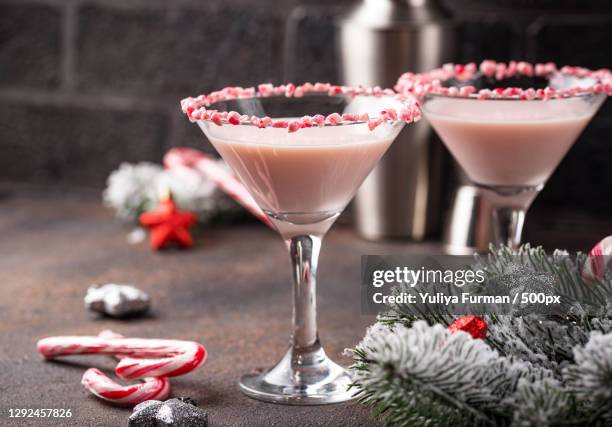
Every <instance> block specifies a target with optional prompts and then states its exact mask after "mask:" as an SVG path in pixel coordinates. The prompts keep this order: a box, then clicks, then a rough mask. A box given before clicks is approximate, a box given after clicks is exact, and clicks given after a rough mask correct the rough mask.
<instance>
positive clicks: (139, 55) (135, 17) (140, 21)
mask: <svg viewBox="0 0 612 427" xmlns="http://www.w3.org/2000/svg"><path fill="white" fill-rule="evenodd" d="M350 3H351V2H350V1H348V0H345V1H342V2H340V3H338V2H334V3H333V5H330V3H329V2H325V1H323V0H321V1H318V2H313V1H307V0H258V1H248V0H208V1H198V0H173V1H168V0H0V145H1V146H2V150H3V151H2V155H0V181H19V182H29V183H54V182H58V183H64V184H66V183H68V184H73V185H79V186H91V187H98V188H100V187H102V186H103V185H104V181H105V177H106V175H107V174H108V172H109V171H110V170H111V169H113V168H115V167H116V166H117V165H118V163H119V162H121V161H124V160H125V161H138V160H159V159H160V157H161V155H162V154H163V152H164V151H165V150H166V149H168V148H169V147H171V146H177V145H190V146H196V147H200V148H202V149H205V150H208V151H211V150H212V149H211V147H210V146H208V145H207V144H206V143H205V142H204V138H203V136H202V135H201V134H200V131H199V130H198V129H197V128H196V127H195V126H193V125H191V124H189V123H188V122H187V121H186V120H184V119H183V117H182V115H181V114H180V113H179V111H178V101H179V99H180V98H181V97H184V96H186V95H190V94H196V93H200V92H203V91H208V90H211V89H215V88H218V87H222V86H224V85H227V84H237V85H250V84H254V83H257V82H260V81H272V82H282V81H287V80H291V81H303V80H307V79H308V80H331V81H335V80H337V79H338V76H339V72H338V68H337V64H336V58H337V54H336V51H335V46H334V43H333V35H334V17H335V16H336V15H337V14H338V13H339V11H341V10H342V5H343V4H350ZM444 3H445V5H446V6H447V7H448V8H449V9H450V10H451V11H453V13H454V14H455V16H456V19H457V21H458V22H459V36H458V39H457V43H458V46H459V49H458V52H459V53H458V58H457V59H458V60H459V61H478V60H480V59H482V58H485V57H491V58H497V59H499V60H508V59H514V58H525V59H527V60H531V61H548V60H553V61H557V62H559V63H577V64H580V65H586V66H592V67H612V58H611V55H610V51H611V49H610V47H609V46H610V45H611V42H612V2H610V1H609V0H583V1H576V0H572V1H567V0H566V1H563V0H557V1H548V0H530V1H527V0H525V1H522V0H521V1H510V0H444ZM611 130H612V107H610V106H606V107H604V108H603V109H602V112H600V114H598V116H597V117H596V119H595V120H594V122H593V123H592V124H591V126H590V127H589V129H588V130H587V132H586V133H585V134H584V135H583V137H582V138H581V140H580V141H579V142H578V144H577V145H576V146H575V148H574V149H572V151H571V152H570V154H569V155H568V156H567V158H566V159H565V160H564V162H563V163H562V165H561V166H560V168H559V170H558V171H557V173H556V174H555V175H554V176H553V178H552V179H551V181H550V182H549V184H548V185H547V188H546V189H545V190H544V192H543V194H542V196H541V197H540V198H539V199H538V201H537V202H536V206H535V207H534V208H535V209H539V208H549V207H554V206H571V205H577V206H578V205H587V206H588V207H589V208H590V209H594V210H601V209H612V190H610V188H612V186H611V184H612V172H611V171H610V170H609V169H610V168H609V164H610V162H611V161H612V143H610V141H609V139H610V131H611ZM593 183H596V184H595V185H593ZM606 192H607V194H604V193H606Z"/></svg>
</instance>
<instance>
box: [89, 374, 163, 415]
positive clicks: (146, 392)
mask: <svg viewBox="0 0 612 427" xmlns="http://www.w3.org/2000/svg"><path fill="white" fill-rule="evenodd" d="M143 381H144V382H142V383H140V384H132V385H127V386H123V385H121V384H118V383H116V382H115V381H113V380H112V379H110V378H109V377H107V376H106V375H105V374H104V373H103V372H102V371H100V370H99V369H96V368H90V369H88V370H87V371H85V373H84V374H83V378H82V379H81V384H83V385H84V386H85V388H86V389H87V390H89V391H90V392H92V393H93V394H95V395H96V396H98V397H99V398H101V399H104V400H106V401H108V402H111V403H113V404H115V405H125V406H134V405H137V404H139V403H141V402H144V401H145V400H151V399H157V400H164V399H166V398H167V397H168V395H169V394H170V381H169V380H168V377H161V378H144V379H143Z"/></svg>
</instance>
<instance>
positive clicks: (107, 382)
mask: <svg viewBox="0 0 612 427" xmlns="http://www.w3.org/2000/svg"><path fill="white" fill-rule="evenodd" d="M98 337H100V338H108V339H114V338H125V337H124V336H123V335H120V334H118V333H116V332H113V331H109V330H105V331H102V332H100V333H99V334H98ZM115 357H116V358H117V359H119V360H121V359H122V358H123V356H115ZM143 381H144V382H143V383H140V384H134V385H132V384H131V385H126V386H123V385H121V384H118V383H116V382H115V381H113V380H112V379H110V378H109V377H108V376H106V375H105V374H104V373H103V372H102V371H100V370H99V369H95V368H91V369H88V370H87V371H85V373H84V374H83V378H82V379H81V384H83V386H85V388H86V389H87V390H89V391H90V392H91V393H92V394H94V395H96V396H98V397H99V398H101V399H104V400H106V401H107V402H110V403H113V404H115V405H120V406H134V405H137V404H139V403H141V402H144V401H145V400H150V399H157V400H163V399H165V398H167V397H168V395H169V394H170V381H169V380H168V377H161V378H145V379H144V380H143Z"/></svg>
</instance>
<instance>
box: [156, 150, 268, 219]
mask: <svg viewBox="0 0 612 427" xmlns="http://www.w3.org/2000/svg"><path fill="white" fill-rule="evenodd" d="M164 166H166V168H168V169H180V168H187V169H196V170H197V171H198V172H200V173H202V174H204V175H205V176H207V177H208V178H210V180H212V181H213V182H214V183H215V184H217V186H218V187H219V188H220V189H221V190H223V191H224V192H225V193H227V195H228V196H230V197H231V198H232V199H234V200H235V201H237V202H238V203H240V204H241V205H242V206H243V207H244V208H245V209H247V210H248V211H249V212H251V213H252V214H253V215H255V216H256V217H257V218H259V219H260V220H261V221H262V222H263V223H264V224H267V225H269V226H270V227H272V228H274V226H273V225H272V222H271V221H270V219H269V218H268V217H267V216H266V214H264V213H263V211H262V210H261V208H260V207H259V205H258V204H257V202H255V199H253V196H251V194H250V193H249V192H248V190H247V189H246V188H245V186H244V185H243V184H242V183H241V182H240V181H239V180H238V179H237V178H236V177H235V176H234V175H232V174H231V173H228V172H227V171H225V170H224V169H223V168H221V167H219V165H218V164H217V163H216V161H215V160H214V159H213V158H212V157H210V156H208V155H206V154H204V153H202V152H201V151H198V150H194V149H192V148H185V147H182V148H173V149H171V150H170V151H168V152H167V153H166V155H165V156H164Z"/></svg>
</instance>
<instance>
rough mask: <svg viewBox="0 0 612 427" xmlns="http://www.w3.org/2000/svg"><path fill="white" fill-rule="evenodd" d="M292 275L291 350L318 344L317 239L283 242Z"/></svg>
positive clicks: (306, 236) (318, 246)
mask: <svg viewBox="0 0 612 427" xmlns="http://www.w3.org/2000/svg"><path fill="white" fill-rule="evenodd" d="M287 246H288V248H289V256H290V257H291V267H292V276H293V286H294V287H293V335H292V338H291V343H292V347H293V348H294V349H308V348H312V346H313V345H315V344H318V338H319V337H318V330H317V295H316V293H317V280H316V276H317V264H318V261H319V252H320V250H321V238H319V237H316V236H313V235H301V236H294V237H291V238H290V239H288V240H287Z"/></svg>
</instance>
